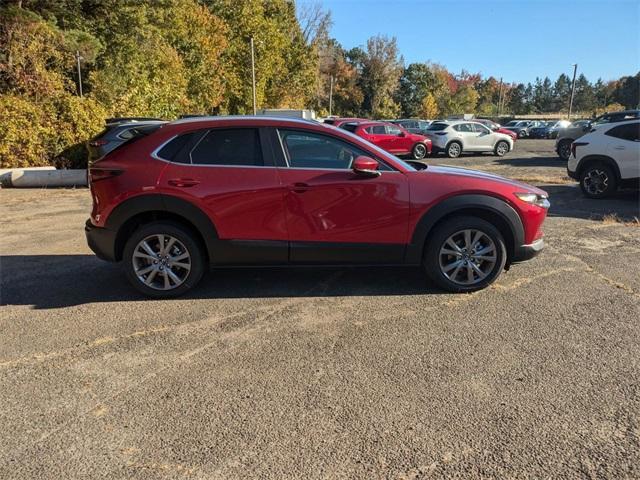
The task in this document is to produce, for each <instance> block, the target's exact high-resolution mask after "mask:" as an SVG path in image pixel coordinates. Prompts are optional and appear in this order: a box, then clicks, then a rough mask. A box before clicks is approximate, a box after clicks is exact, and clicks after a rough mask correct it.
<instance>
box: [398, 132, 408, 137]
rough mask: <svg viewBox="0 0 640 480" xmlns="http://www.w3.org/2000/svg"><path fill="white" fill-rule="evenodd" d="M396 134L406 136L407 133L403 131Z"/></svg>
mask: <svg viewBox="0 0 640 480" xmlns="http://www.w3.org/2000/svg"><path fill="white" fill-rule="evenodd" d="M398 136H399V137H406V136H407V134H406V133H404V132H400V133H399V134H398Z"/></svg>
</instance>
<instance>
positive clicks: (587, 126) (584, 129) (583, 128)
mask: <svg viewBox="0 0 640 480" xmlns="http://www.w3.org/2000/svg"><path fill="white" fill-rule="evenodd" d="M589 130H591V125H584V126H583V127H582V131H583V132H588V131H589Z"/></svg>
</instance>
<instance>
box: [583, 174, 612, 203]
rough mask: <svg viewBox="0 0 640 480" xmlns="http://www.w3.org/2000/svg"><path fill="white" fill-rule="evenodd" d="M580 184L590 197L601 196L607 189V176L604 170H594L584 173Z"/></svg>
mask: <svg viewBox="0 0 640 480" xmlns="http://www.w3.org/2000/svg"><path fill="white" fill-rule="evenodd" d="M582 184H583V185H584V189H585V190H586V191H587V192H588V193H589V194H590V195H594V196H598V195H602V194H603V193H604V192H606V190H607V188H608V187H609V175H607V172H605V171H604V170H599V169H597V168H594V169H593V170H590V171H588V172H587V173H586V175H585V176H584V178H583V179H582Z"/></svg>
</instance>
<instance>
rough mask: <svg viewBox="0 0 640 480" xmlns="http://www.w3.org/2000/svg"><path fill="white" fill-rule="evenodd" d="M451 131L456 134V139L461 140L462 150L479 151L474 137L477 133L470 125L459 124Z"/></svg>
mask: <svg viewBox="0 0 640 480" xmlns="http://www.w3.org/2000/svg"><path fill="white" fill-rule="evenodd" d="M453 129H454V130H455V131H456V132H457V133H458V135H457V136H458V138H459V139H460V140H462V144H463V147H462V148H463V150H468V151H477V150H478V149H479V147H478V143H477V141H476V137H478V133H477V132H476V131H475V129H474V128H473V125H472V124H470V123H459V124H457V125H454V126H453Z"/></svg>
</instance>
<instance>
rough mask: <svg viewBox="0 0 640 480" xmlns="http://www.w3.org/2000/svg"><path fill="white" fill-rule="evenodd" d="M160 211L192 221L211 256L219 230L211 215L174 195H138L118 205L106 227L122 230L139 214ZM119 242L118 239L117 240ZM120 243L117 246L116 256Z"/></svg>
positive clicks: (112, 229) (116, 230)
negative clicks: (210, 217)
mask: <svg viewBox="0 0 640 480" xmlns="http://www.w3.org/2000/svg"><path fill="white" fill-rule="evenodd" d="M152 212H160V213H163V214H167V213H168V214H170V215H174V216H177V217H180V218H182V219H184V220H185V221H187V222H188V223H190V224H191V225H192V226H193V227H194V228H195V229H196V230H197V233H199V234H200V236H201V237H202V240H203V242H204V244H205V247H206V249H207V252H208V254H209V258H211V254H212V252H213V251H214V249H215V245H216V242H217V240H218V231H217V230H216V227H215V225H214V224H213V222H212V221H211V219H209V217H208V216H207V215H206V214H205V213H204V212H203V211H202V210H200V209H199V208H198V207H197V206H195V205H194V204H192V203H191V202H189V201H187V200H184V199H182V198H178V197H174V196H172V195H163V194H157V193H150V194H143V195H137V196H135V197H131V198H129V199H127V200H125V201H124V202H122V203H121V204H120V205H118V206H117V207H116V208H115V209H114V210H113V211H112V212H111V214H110V215H109V217H108V218H107V221H106V224H105V227H106V228H107V229H108V230H111V231H113V232H116V235H117V234H118V233H119V232H120V231H121V229H122V227H123V226H124V225H126V223H127V222H128V221H129V220H131V219H132V218H134V217H135V216H137V215H140V214H144V213H152ZM116 242H117V241H116ZM118 248H119V247H118V245H116V246H115V250H116V252H115V253H116V256H117V254H118Z"/></svg>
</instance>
